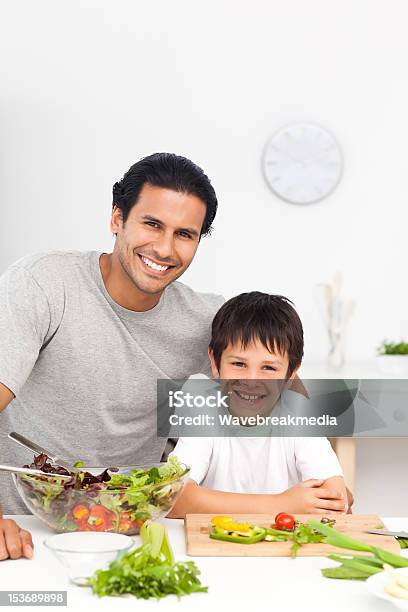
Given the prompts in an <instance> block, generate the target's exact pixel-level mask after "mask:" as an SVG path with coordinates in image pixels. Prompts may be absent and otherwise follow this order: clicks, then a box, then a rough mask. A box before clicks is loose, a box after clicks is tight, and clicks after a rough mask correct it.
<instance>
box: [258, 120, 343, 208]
mask: <svg viewBox="0 0 408 612" xmlns="http://www.w3.org/2000/svg"><path fill="white" fill-rule="evenodd" d="M262 164H263V171H264V174H265V178H266V181H267V183H268V185H269V187H270V188H271V189H272V191H273V192H274V193H275V194H276V195H277V196H279V197H280V198H282V199H283V200H286V201H287V202H292V203H294V204H311V203H312V202H318V201H319V200H322V199H323V198H325V197H326V196H328V195H329V194H330V193H331V192H332V191H333V190H334V188H335V187H336V185H337V184H338V182H339V180H340V178H341V174H342V171H343V156H342V153H341V150H340V147H339V145H338V143H337V141H336V139H335V138H334V136H333V135H332V134H331V133H330V132H328V131H327V130H326V129H324V128H322V127H320V126H319V125H315V124H313V123H292V124H290V125H287V126H286V127H283V128H281V129H280V130H279V131H277V132H276V133H275V134H274V135H273V136H272V137H271V138H270V140H269V141H268V143H267V145H266V147H265V151H264V155H263V162H262Z"/></svg>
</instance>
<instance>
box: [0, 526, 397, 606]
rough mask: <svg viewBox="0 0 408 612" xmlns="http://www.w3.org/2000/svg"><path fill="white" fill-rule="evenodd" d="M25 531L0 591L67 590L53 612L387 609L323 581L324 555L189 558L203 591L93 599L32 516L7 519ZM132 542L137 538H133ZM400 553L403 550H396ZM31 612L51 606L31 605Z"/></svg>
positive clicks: (361, 589) (173, 529) (174, 529)
mask: <svg viewBox="0 0 408 612" xmlns="http://www.w3.org/2000/svg"><path fill="white" fill-rule="evenodd" d="M7 518H13V519H14V520H16V521H17V522H18V523H19V525H21V526H22V527H24V528H25V529H28V530H30V531H31V533H32V534H33V538H34V546H35V552H34V558H33V559H32V560H27V559H23V560H16V561H13V560H6V561H1V562H0V590H20V591H21V590H24V591H30V590H67V591H68V606H67V608H59V609H61V610H63V609H69V610H75V612H81V611H82V610H85V609H86V610H87V611H89V612H91V611H92V610H108V609H109V610H112V609H116V610H120V611H122V610H132V611H133V612H134V611H135V610H156V611H158V610H160V611H161V610H162V611H166V612H168V611H173V610H177V611H179V612H183V611H187V610H191V608H192V607H193V609H194V612H200V611H201V610H203V611H204V610H205V611H206V612H208V610H215V609H218V608H221V606H222V607H224V606H225V607H226V608H227V609H228V610H231V612H232V611H233V610H234V612H235V610H236V609H244V608H246V609H248V606H251V608H252V609H251V612H252V610H253V608H254V606H257V607H258V610H267V609H270V610H275V611H278V612H280V611H282V610H293V611H294V610H296V611H299V610H302V609H303V610H305V609H306V610H309V609H310V610H314V611H315V612H316V611H318V610H322V611H325V612H326V611H327V610H328V609H330V611H331V612H332V611H333V610H341V611H342V612H351V611H354V610H356V611H357V610H358V611H359V612H364V611H365V610H367V611H370V612H387V611H388V612H391V610H392V609H393V608H392V607H391V604H389V603H387V602H386V601H380V600H378V599H376V598H374V597H373V596H371V595H370V594H369V593H367V592H366V588H365V585H364V583H363V582H360V581H351V580H347V581H346V580H330V579H327V578H324V577H323V576H322V575H321V573H320V571H319V570H320V568H323V567H329V566H335V565H337V564H336V563H334V562H332V561H330V560H328V559H325V558H324V557H303V558H298V559H295V560H293V559H289V558H282V557H263V558H262V557H261V558H260V557H247V558H243V557H197V558H194V560H195V561H196V563H197V565H198V567H199V568H200V570H201V579H202V583H203V584H204V585H207V586H208V587H209V592H208V593H195V594H193V595H189V596H186V597H184V598H182V599H180V600H177V598H176V597H174V596H170V597H166V598H165V599H163V600H160V601H159V602H157V601H156V600H148V601H144V600H136V599H135V598H134V597H126V598H117V597H116V598H110V597H104V598H101V599H99V598H98V597H96V596H94V595H93V594H92V591H91V589H89V588H87V587H77V586H75V585H73V584H70V583H69V582H68V578H67V575H66V573H65V569H64V568H63V566H62V565H61V564H60V563H59V561H58V560H57V559H56V558H55V557H54V556H53V554H52V553H51V551H49V550H48V549H46V548H45V546H44V545H43V540H44V539H45V538H46V537H48V536H50V535H51V534H52V531H51V530H50V529H48V528H47V527H46V526H44V525H43V524H42V523H41V522H40V521H39V520H38V519H36V518H35V517H33V516H32V515H22V516H13V517H10V516H9V517H7ZM382 520H383V521H384V523H385V524H386V526H387V527H388V528H389V529H392V530H402V529H405V530H407V529H408V518H384V519H382ZM163 524H165V526H166V528H167V530H168V533H169V537H170V541H171V544H172V547H173V549H174V553H175V557H176V559H177V560H183V559H192V557H188V556H187V555H186V550H185V542H184V527H183V521H182V520H172V519H164V520H163ZM135 539H136V541H138V540H139V538H138V537H137V536H136V537H135ZM403 554H404V556H408V550H405V551H403ZM32 609H35V610H42V609H43V610H49V609H56V608H55V607H51V606H48V607H45V606H36V607H35V608H32Z"/></svg>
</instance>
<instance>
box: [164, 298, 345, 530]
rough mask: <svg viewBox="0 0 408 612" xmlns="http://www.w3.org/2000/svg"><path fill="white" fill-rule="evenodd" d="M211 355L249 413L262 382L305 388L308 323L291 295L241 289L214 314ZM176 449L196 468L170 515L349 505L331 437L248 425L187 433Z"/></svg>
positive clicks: (239, 408)
mask: <svg viewBox="0 0 408 612" xmlns="http://www.w3.org/2000/svg"><path fill="white" fill-rule="evenodd" d="M208 353H209V357H210V361H211V369H212V373H213V376H214V378H221V379H229V380H233V381H234V383H233V384H232V386H231V389H232V390H233V391H232V393H233V395H234V402H235V407H234V411H235V413H237V412H240V413H241V415H242V414H250V413H251V411H252V412H253V406H254V404H256V403H257V402H262V398H263V395H262V392H263V382H262V381H264V382H265V385H267V384H268V383H267V381H268V380H287V381H288V384H289V385H291V386H292V389H293V387H294V386H295V385H296V384H297V385H299V382H300V381H299V380H298V379H295V376H296V373H297V371H298V369H299V367H300V364H301V361H302V357H303V328H302V323H301V321H300V319H299V316H298V314H297V313H296V311H295V309H294V308H293V306H292V305H291V302H290V301H289V300H288V299H286V298H284V297H282V296H279V295H268V294H266V293H260V292H257V291H255V292H251V293H243V294H241V295H238V296H236V297H234V298H232V299H231V300H229V301H228V302H226V303H225V304H224V305H223V306H222V307H221V309H220V310H219V311H218V312H217V314H216V315H215V318H214V321H213V324H212V338H211V342H210V346H209V351H208ZM292 381H293V382H292ZM237 383H238V387H236V384H237ZM270 384H273V383H269V385H270ZM276 384H279V383H276ZM234 387H235V388H234ZM231 399H232V398H231ZM246 406H247V407H246ZM258 413H259V410H258ZM173 454H174V455H176V456H177V457H178V458H179V460H180V461H182V462H184V463H186V464H187V465H189V466H191V472H190V479H189V480H188V481H187V483H186V486H185V487H184V489H183V491H182V493H181V494H180V496H179V498H178V499H177V502H176V504H175V506H174V508H173V510H172V512H171V513H170V515H169V516H170V517H171V518H182V517H184V516H185V514H187V513H224V514H226V513H234V512H240V513H245V512H258V513H267V514H274V513H277V512H281V511H285V512H296V513H321V514H331V513H333V512H334V513H338V512H341V513H344V512H346V511H347V510H348V502H347V492H346V487H345V484H344V479H343V475H342V470H341V467H340V464H339V462H338V460H337V457H336V455H335V453H334V451H333V450H332V448H331V446H330V443H329V441H328V440H327V438H316V437H314V438H313V437H303V438H300V437H291V438H289V437H272V436H271V437H251V428H250V427H248V437H218V438H198V437H194V438H192V437H190V438H188V437H182V438H180V440H179V441H178V443H177V445H176V448H175V449H174V451H173Z"/></svg>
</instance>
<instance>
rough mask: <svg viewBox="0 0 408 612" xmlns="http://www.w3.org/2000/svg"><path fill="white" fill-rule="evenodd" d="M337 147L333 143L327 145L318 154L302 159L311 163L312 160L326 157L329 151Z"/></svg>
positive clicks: (304, 162)
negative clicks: (329, 145)
mask: <svg viewBox="0 0 408 612" xmlns="http://www.w3.org/2000/svg"><path fill="white" fill-rule="evenodd" d="M335 148H336V147H335V146H334V145H332V146H331V147H327V148H326V149H324V150H323V151H320V152H319V153H317V154H316V155H313V156H312V157H309V159H304V160H301V161H302V163H303V164H310V162H313V161H318V160H319V159H321V158H322V157H324V156H325V155H326V154H327V153H328V152H329V151H331V150H332V149H335Z"/></svg>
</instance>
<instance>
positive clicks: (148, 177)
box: [112, 153, 218, 236]
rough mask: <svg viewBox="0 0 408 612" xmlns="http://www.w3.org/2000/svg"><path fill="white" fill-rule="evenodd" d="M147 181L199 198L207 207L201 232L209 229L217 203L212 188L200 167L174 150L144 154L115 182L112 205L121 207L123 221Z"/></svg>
mask: <svg viewBox="0 0 408 612" xmlns="http://www.w3.org/2000/svg"><path fill="white" fill-rule="evenodd" d="M146 183H148V184H149V185H153V186H155V187H163V188H165V189H173V190H174V191H179V192H181V193H187V194H190V195H194V196H196V197H197V198H200V200H201V201H202V202H204V204H205V205H206V207H207V213H206V215H205V219H204V223H203V227H202V228H201V236H205V235H206V234H209V233H210V232H211V224H212V222H213V221H214V218H215V215H216V212H217V206H218V202H217V196H216V195H215V191H214V188H213V186H212V185H211V183H210V180H209V178H208V176H207V175H206V174H205V173H204V172H203V170H201V168H199V167H198V166H196V164H194V163H193V162H192V161H190V160H189V159H187V158H186V157H181V156H180V155H175V154H174V153H153V155H149V156H148V157H144V158H143V159H141V160H140V161H138V162H136V163H135V164H133V166H132V167H131V168H130V169H129V170H128V171H127V172H126V174H125V175H124V177H123V178H122V179H121V180H120V181H119V182H118V183H115V184H114V186H113V203H112V207H113V208H114V207H115V206H117V207H118V208H120V210H121V211H122V218H123V223H125V222H126V220H127V218H128V216H129V213H130V211H131V209H132V208H133V206H134V205H135V204H136V203H137V200H138V198H139V195H140V192H141V190H142V188H143V185H145V184H146Z"/></svg>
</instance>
